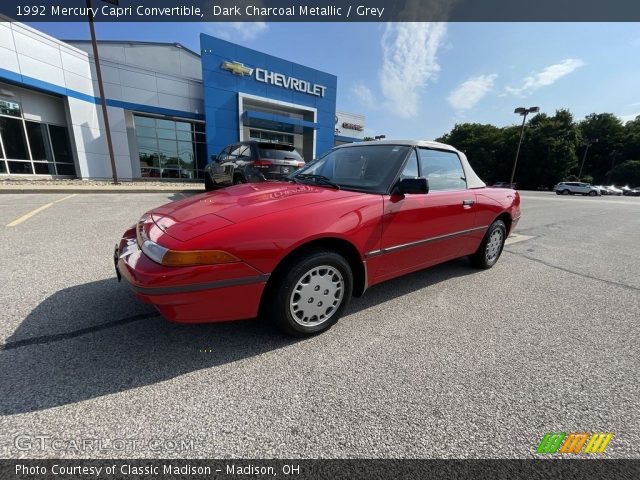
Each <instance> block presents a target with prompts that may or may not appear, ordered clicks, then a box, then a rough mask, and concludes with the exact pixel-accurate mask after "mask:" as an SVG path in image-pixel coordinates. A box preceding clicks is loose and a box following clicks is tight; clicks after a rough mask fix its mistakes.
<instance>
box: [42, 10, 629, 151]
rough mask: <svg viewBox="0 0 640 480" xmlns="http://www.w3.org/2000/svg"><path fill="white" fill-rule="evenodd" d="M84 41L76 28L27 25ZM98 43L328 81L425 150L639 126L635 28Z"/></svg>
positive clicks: (101, 33)
mask: <svg viewBox="0 0 640 480" xmlns="http://www.w3.org/2000/svg"><path fill="white" fill-rule="evenodd" d="M31 25H32V26H34V27H35V28H38V29H39V30H43V31H45V32H47V33H49V34H51V35H53V36H54V37H57V38H60V39H87V38H89V31H88V26H87V24H85V23H32V24H31ZM96 25H97V27H96V30H97V36H98V39H99V40H100V39H102V40H144V41H159V42H177V43H180V44H182V45H184V46H186V47H188V48H190V49H192V50H194V51H196V52H199V50H200V47H199V44H200V40H199V35H200V33H202V32H204V33H207V34H210V35H214V36H218V37H220V38H224V39H227V40H230V41H233V42H235V43H238V44H240V45H243V46H246V47H249V48H253V49H256V50H260V51H262V52H265V53H269V54H272V55H275V56H279V57H282V58H284V59H286V60H290V61H293V62H297V63H301V64H303V65H307V66H309V67H312V68H316V69H319V70H322V71H325V72H329V73H332V74H334V75H337V77H338V99H337V109H338V110H345V111H349V112H355V113H361V114H364V115H365V116H366V130H365V134H366V135H368V136H375V135H386V137H387V138H395V139H404V138H411V139H424V140H432V139H434V138H437V137H439V136H441V135H443V134H445V133H447V132H449V131H450V130H451V129H452V128H453V127H454V126H455V124H456V123H464V122H474V123H491V124H494V125H497V126H505V125H512V124H516V123H519V122H520V120H519V118H520V117H518V116H517V115H515V114H514V113H513V110H514V108H516V107H520V106H524V107H530V106H539V107H540V109H541V111H542V112H544V113H547V114H550V115H553V114H554V112H555V111H556V110H557V109H561V108H567V109H569V110H570V111H571V112H572V113H573V114H574V118H576V119H578V120H580V119H582V118H584V116H585V115H588V114H590V113H594V112H596V113H602V112H610V113H614V114H616V115H618V116H619V117H620V118H621V119H622V120H624V121H626V120H631V119H633V118H635V116H636V115H640V24H638V23H261V22H254V23H239V22H238V23H201V24H193V23H111V22H109V23H106V22H105V23H97V24H96Z"/></svg>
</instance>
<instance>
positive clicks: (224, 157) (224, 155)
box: [218, 147, 229, 162]
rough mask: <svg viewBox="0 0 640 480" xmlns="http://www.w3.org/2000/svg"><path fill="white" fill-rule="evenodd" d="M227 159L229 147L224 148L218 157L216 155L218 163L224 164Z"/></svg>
mask: <svg viewBox="0 0 640 480" xmlns="http://www.w3.org/2000/svg"><path fill="white" fill-rule="evenodd" d="M228 158H229V147H227V148H225V149H224V150H222V152H220V155H218V161H220V162H224V161H226V160H227V159H228Z"/></svg>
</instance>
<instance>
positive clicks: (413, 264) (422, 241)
mask: <svg viewBox="0 0 640 480" xmlns="http://www.w3.org/2000/svg"><path fill="white" fill-rule="evenodd" d="M416 171H417V175H418V176H423V177H426V178H427V180H428V181H429V193H427V194H409V195H397V194H390V195H386V196H385V197H384V209H383V219H382V238H381V251H380V255H379V257H380V260H379V261H378V262H376V263H377V266H378V268H377V271H376V275H377V276H378V277H379V279H380V280H383V279H387V278H392V277H394V276H397V275H400V274H403V273H407V272H409V271H413V270H417V269H420V268H425V267H427V266H430V265H434V264H436V263H440V262H443V261H446V260H450V259H453V258H456V257H458V256H459V255H461V252H467V251H468V249H469V245H470V244H471V243H472V242H473V241H475V240H474V235H477V232H475V230H476V229H477V227H478V226H477V224H476V195H475V192H474V191H473V190H469V189H467V183H466V179H465V176H464V170H463V168H462V163H461V161H460V158H459V157H458V155H457V154H456V153H455V152H452V151H448V150H437V149H430V148H422V147H420V148H417V149H414V150H413V151H412V153H411V154H410V156H409V157H408V159H407V163H406V165H405V169H404V171H403V172H402V175H403V176H415V174H416Z"/></svg>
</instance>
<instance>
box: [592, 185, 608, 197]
mask: <svg viewBox="0 0 640 480" xmlns="http://www.w3.org/2000/svg"><path fill="white" fill-rule="evenodd" d="M595 188H597V189H598V190H599V191H600V195H609V191H608V190H607V187H604V186H602V185H596V186H595Z"/></svg>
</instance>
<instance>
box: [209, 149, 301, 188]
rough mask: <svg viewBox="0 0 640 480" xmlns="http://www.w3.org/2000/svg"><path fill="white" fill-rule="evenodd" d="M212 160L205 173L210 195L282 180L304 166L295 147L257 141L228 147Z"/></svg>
mask: <svg viewBox="0 0 640 480" xmlns="http://www.w3.org/2000/svg"><path fill="white" fill-rule="evenodd" d="M212 160H213V161H212V162H211V163H209V164H208V165H207V166H206V167H205V169H204V187H205V190H207V191H209V190H213V189H214V188H219V187H227V186H229V185H237V184H239V183H256V182H264V181H267V180H281V179H283V178H284V177H286V176H287V175H290V174H292V173H293V172H295V171H296V170H298V169H299V168H300V167H303V166H304V164H305V162H304V159H303V158H302V157H301V156H300V154H299V153H298V152H297V150H296V149H295V148H294V147H293V146H292V145H287V144H284V143H268V142H257V141H247V142H238V143H235V144H233V145H229V146H227V147H225V148H224V149H222V152H220V155H217V156H213V157H212Z"/></svg>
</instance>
